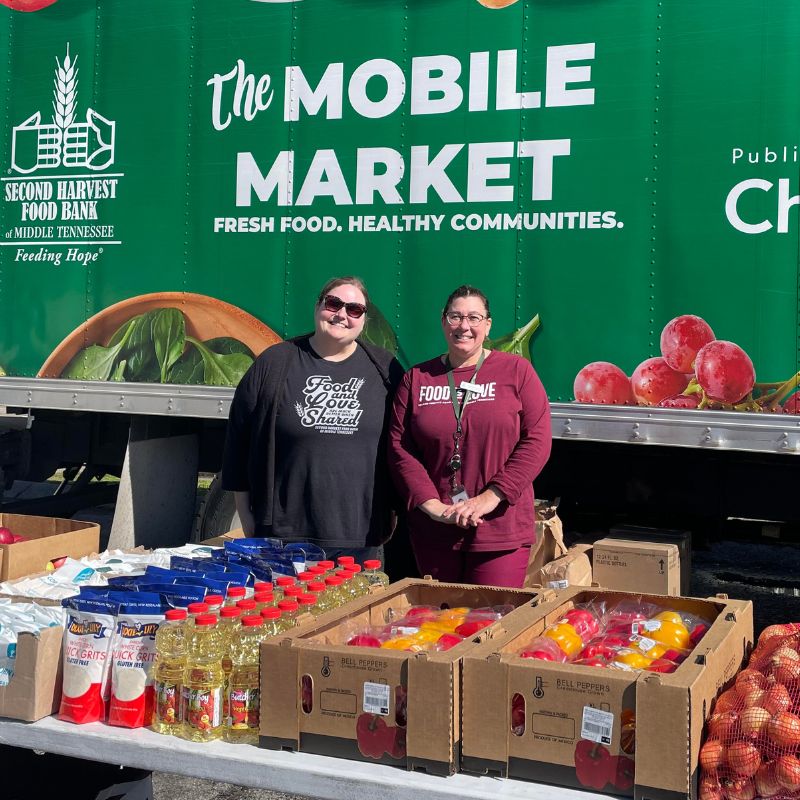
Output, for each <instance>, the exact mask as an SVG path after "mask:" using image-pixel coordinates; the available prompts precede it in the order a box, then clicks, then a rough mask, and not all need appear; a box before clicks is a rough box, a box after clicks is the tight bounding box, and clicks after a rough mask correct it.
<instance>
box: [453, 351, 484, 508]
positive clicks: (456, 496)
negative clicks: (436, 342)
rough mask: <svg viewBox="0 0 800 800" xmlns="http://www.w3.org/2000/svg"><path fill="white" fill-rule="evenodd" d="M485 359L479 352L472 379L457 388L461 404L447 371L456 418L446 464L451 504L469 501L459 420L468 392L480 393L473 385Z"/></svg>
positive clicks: (454, 382) (466, 401) (467, 398)
mask: <svg viewBox="0 0 800 800" xmlns="http://www.w3.org/2000/svg"><path fill="white" fill-rule="evenodd" d="M485 357H486V355H485V353H483V352H481V356H480V358H479V359H478V363H477V364H476V366H475V372H474V373H473V374H472V378H471V379H470V380H469V381H462V382H461V385H460V387H459V388H461V389H462V391H463V392H464V396H463V397H462V399H461V403H459V402H458V392H457V391H456V381H455V378H454V377H453V370H452V368H451V369H449V370H448V371H447V382H448V383H449V384H450V400H451V401H452V403H453V414H454V415H455V418H456V430H455V433H454V434H453V455H452V456H451V457H450V461H449V462H448V463H447V466H448V469H449V471H450V492H449V494H450V499H451V500H452V501H453V503H460V502H462V501H463V500H469V494H468V493H467V490H466V488H465V487H464V484H463V483H461V480H460V477H461V470H462V467H463V463H464V462H463V458H462V456H461V439H462V438H463V436H464V434H463V431H462V429H461V418H462V416H463V414H464V409H465V408H466V407H467V404H468V403H469V401H470V400H471V399H472V398H471V395H470V392H475V393H476V394H477V393H478V392H479V391H480V388H479V386H478V385H477V384H476V383H475V378H477V377H478V371H479V370H480V368H481V365H482V364H483V361H484V358H485ZM447 365H448V366H450V360H449V359H448V360H447Z"/></svg>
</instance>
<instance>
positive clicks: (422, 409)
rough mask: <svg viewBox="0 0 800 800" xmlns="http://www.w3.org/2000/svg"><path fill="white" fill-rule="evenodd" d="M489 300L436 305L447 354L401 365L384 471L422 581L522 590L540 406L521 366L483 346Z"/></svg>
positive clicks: (542, 424)
mask: <svg viewBox="0 0 800 800" xmlns="http://www.w3.org/2000/svg"><path fill="white" fill-rule="evenodd" d="M491 327H492V317H491V312H490V310H489V301H488V300H487V298H486V296H485V295H484V294H483V292H481V291H479V290H478V289H475V288H474V287H472V286H460V287H459V288H458V289H456V290H455V291H454V292H453V293H452V294H451V295H450V297H449V298H448V299H447V303H446V304H445V307H444V310H443V312H442V332H443V333H444V338H445V341H446V343H447V352H446V353H445V354H444V355H442V356H438V357H436V358H434V359H432V360H430V361H426V362H424V363H422V364H418V365H417V366H415V367H413V368H412V369H410V370H409V371H408V372H407V373H406V374H405V376H404V378H403V381H402V383H401V384H400V386H399V388H398V390H397V395H396V397H395V400H394V408H393V412H392V418H391V422H390V426H389V466H390V470H391V472H392V477H393V478H394V481H395V485H396V486H397V488H398V490H399V492H400V494H401V496H402V498H403V499H404V501H405V502H406V504H407V507H408V509H409V517H408V526H409V533H410V535H411V543H412V546H413V549H414V555H415V557H416V560H417V565H418V567H419V570H420V572H421V573H422V574H423V575H426V574H429V575H432V576H433V577H435V578H439V579H440V580H444V581H461V582H466V583H482V584H488V585H493V586H522V583H523V581H524V578H525V569H526V567H527V564H528V557H529V555H530V546H531V544H532V542H533V539H534V536H535V528H534V508H533V485H532V482H533V480H534V478H535V477H536V476H537V475H538V474H539V472H540V471H541V470H542V467H543V466H544V465H545V463H546V462H547V458H548V456H549V455H550V443H551V432H550V406H549V404H548V401H547V395H546V393H545V391H544V388H543V386H542V384H541V381H540V380H539V378H538V376H537V375H536V372H535V371H534V369H533V367H532V365H531V363H530V362H529V361H527V360H525V359H524V358H521V357H520V356H517V355H513V354H511V353H503V352H500V351H492V350H488V349H486V348H485V347H484V343H485V341H486V337H487V336H488V334H489V331H490V330H491Z"/></svg>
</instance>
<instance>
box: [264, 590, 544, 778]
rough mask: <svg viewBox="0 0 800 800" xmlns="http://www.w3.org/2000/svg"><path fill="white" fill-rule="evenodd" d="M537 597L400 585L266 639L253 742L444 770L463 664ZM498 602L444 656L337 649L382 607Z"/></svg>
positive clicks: (450, 757) (377, 619)
mask: <svg viewBox="0 0 800 800" xmlns="http://www.w3.org/2000/svg"><path fill="white" fill-rule="evenodd" d="M541 596H542V595H541V593H537V592H534V591H529V590H523V589H498V588H495V587H489V586H465V585H462V584H447V583H438V582H436V581H432V580H430V579H425V580H414V579H406V580H403V581H399V582H398V583H396V584H392V585H391V586H389V587H388V588H387V589H385V590H384V591H383V592H381V593H380V594H378V595H375V596H372V597H365V598H362V599H361V600H357V601H354V602H352V603H350V604H349V605H348V606H347V607H346V608H342V609H340V610H334V611H331V612H329V613H328V614H324V615H322V616H321V617H319V618H317V619H316V620H312V621H310V622H308V623H306V624H304V625H302V626H301V627H298V628H296V629H295V630H294V631H293V632H292V633H291V635H285V636H283V637H276V638H275V639H271V640H267V641H266V642H264V643H263V644H262V646H261V739H260V744H261V746H262V747H266V748H268V749H272V750H281V749H283V750H291V751H297V750H299V751H303V752H310V753H317V754H320V755H327V756H337V757H340V758H349V759H355V760H358V761H378V762H381V763H386V764H394V765H398V766H404V767H407V768H409V769H416V770H422V771H425V772H430V773H434V774H441V775H449V774H452V773H453V772H455V770H456V768H457V766H458V757H459V748H460V738H461V736H460V716H461V691H460V687H461V658H462V656H463V655H464V653H466V652H468V651H469V650H470V648H472V647H474V646H475V645H474V642H475V641H483V640H485V639H487V638H489V637H491V636H493V635H495V634H496V633H497V632H499V631H501V630H504V629H505V628H507V627H508V625H509V624H511V623H512V622H513V620H514V618H519V619H520V624H522V623H524V618H520V614H521V613H522V612H523V611H524V610H525V609H526V608H529V607H531V606H532V605H535V604H536V603H538V602H539V600H540V597H541ZM548 596H550V597H553V596H554V593H553V592H550V593H548ZM500 604H511V605H513V606H515V607H516V608H515V610H514V611H511V612H510V613H509V614H507V615H506V616H505V617H504V618H503V620H501V621H500V622H496V623H494V624H493V625H492V626H490V627H488V628H485V629H484V630H483V631H481V632H480V634H478V635H477V636H476V637H475V638H474V639H472V640H465V641H464V642H461V643H460V644H458V645H456V646H455V647H453V648H452V649H450V650H448V651H446V652H422V653H411V652H408V651H405V650H402V651H401V650H391V649H384V648H370V647H350V646H348V645H347V644H346V643H345V642H346V641H347V638H348V636H349V635H352V629H353V625H357V624H360V625H364V626H366V625H382V624H385V623H386V621H387V612H388V611H389V609H392V610H393V611H394V612H396V613H397V614H399V615H402V614H403V613H405V611H406V610H407V609H408V608H409V607H411V606H414V605H434V606H437V607H444V608H446V607H448V606H449V607H451V608H456V607H459V606H468V607H470V608H479V607H483V606H487V605H492V606H494V605H500ZM501 624H502V625H503V626H504V627H501ZM304 688H305V693H304V691H303V690H304ZM376 699H377V700H378V701H379V702H378V703H376ZM404 702H405V704H406V709H407V711H406V713H405V715H404V713H403V705H404ZM365 708H366V710H365ZM404 716H405V718H406V719H407V725H404ZM381 742H383V743H384V744H383V745H382V744H381ZM389 753H392V755H390V754H389Z"/></svg>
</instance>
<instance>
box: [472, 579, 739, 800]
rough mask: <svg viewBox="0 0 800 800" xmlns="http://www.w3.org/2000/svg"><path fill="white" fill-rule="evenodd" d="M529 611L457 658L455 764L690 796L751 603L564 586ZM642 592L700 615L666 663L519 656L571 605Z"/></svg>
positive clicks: (663, 796)
mask: <svg viewBox="0 0 800 800" xmlns="http://www.w3.org/2000/svg"><path fill="white" fill-rule="evenodd" d="M559 595H560V598H559V599H558V600H556V601H551V602H545V603H543V604H541V606H540V607H538V608H532V609H527V610H526V611H525V613H526V615H527V616H528V617H529V624H528V625H527V627H526V628H524V629H523V630H520V629H517V630H516V631H509V632H508V633H506V634H505V635H500V636H496V637H494V638H493V639H492V640H490V641H487V642H485V643H482V644H480V645H478V646H476V647H474V648H472V649H471V650H470V652H468V653H467V654H465V657H464V663H463V686H462V689H463V692H462V694H463V701H462V702H463V708H462V768H463V770H464V771H467V772H472V773H479V774H487V773H488V774H496V775H501V776H507V777H512V778H521V779H525V780H531V781H537V782H543V783H552V784H558V785H562V786H572V787H577V788H584V789H593V790H595V791H602V792H604V793H610V794H619V795H624V796H634V797H636V798H639V799H641V800H685V799H686V798H691V797H694V796H696V788H697V777H698V753H699V750H700V742H701V736H702V732H703V725H704V722H705V720H706V719H707V717H708V715H709V713H710V709H711V707H712V704H713V702H714V699H715V697H716V696H717V694H718V693H719V691H720V690H721V688H722V687H723V686H725V685H726V684H727V683H728V682H729V681H730V680H731V679H732V678H733V677H734V675H735V674H736V672H737V671H738V670H739V668H740V667H741V665H742V664H743V662H744V660H745V658H746V657H747V655H748V653H749V651H750V648H751V647H752V642H753V606H752V603H750V602H749V601H741V600H728V599H726V598H724V597H719V598H710V599H708V600H701V599H691V598H677V597H663V596H655V595H646V596H644V597H641V596H639V595H631V594H627V593H620V592H605V591H602V590H598V589H593V590H583V589H570V590H567V591H566V592H561V593H559ZM640 599H642V600H645V601H649V602H652V603H656V604H657V605H659V606H662V607H663V608H664V609H672V610H674V611H677V612H680V613H686V614H692V615H695V616H698V617H702V618H704V619H706V620H708V621H709V623H710V624H709V627H708V630H707V631H706V633H705V635H704V636H703V637H702V638H701V639H700V640H699V642H698V643H697V645H696V646H695V648H694V650H693V651H692V653H691V655H690V656H689V657H688V658H687V659H686V660H685V661H683V662H682V663H681V664H680V665H679V666H678V667H677V669H675V670H674V671H673V672H671V673H669V674H667V673H658V672H648V671H643V670H637V669H628V670H624V669H618V670H615V669H610V668H607V667H606V668H603V667H593V666H584V665H579V664H571V663H556V662H549V661H543V660H538V659H533V658H523V657H521V656H520V655H519V653H520V652H522V651H524V650H525V649H526V647H529V646H531V643H532V641H533V640H534V639H535V638H536V637H539V636H541V635H542V633H543V632H544V631H545V629H546V628H547V626H548V625H550V624H552V623H555V622H557V621H558V620H560V619H561V618H562V617H563V615H564V614H565V613H567V612H568V611H569V610H570V609H573V608H575V607H576V606H580V605H585V604H587V603H589V602H593V603H597V602H598V601H599V600H601V601H605V602H607V603H608V602H612V601H625V600H633V601H636V602H638V601H639V600H640Z"/></svg>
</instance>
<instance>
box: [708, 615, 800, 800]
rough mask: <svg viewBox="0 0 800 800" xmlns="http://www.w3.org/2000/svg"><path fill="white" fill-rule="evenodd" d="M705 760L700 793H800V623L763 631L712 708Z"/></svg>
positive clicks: (712, 796) (725, 797)
mask: <svg viewBox="0 0 800 800" xmlns="http://www.w3.org/2000/svg"><path fill="white" fill-rule="evenodd" d="M700 768H701V771H700V786H699V796H700V800H754V798H762V797H763V798H776V800H788V798H800V623H789V624H786V625H772V626H770V627H769V628H766V629H765V630H764V631H763V632H762V634H761V636H759V637H758V643H757V645H756V648H755V650H754V651H753V653H752V655H751V656H750V661H749V662H748V664H747V667H746V668H745V669H743V670H742V671H741V672H740V673H739V674H738V675H737V676H736V679H735V681H734V683H733V685H732V686H730V687H729V688H728V689H726V690H725V691H724V692H723V693H722V694H721V695H720V696H719V697H718V698H717V700H716V703H715V704H714V706H713V708H712V713H711V716H710V717H709V718H708V721H707V723H706V740H705V742H704V743H703V746H702V747H701V748H700Z"/></svg>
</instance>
